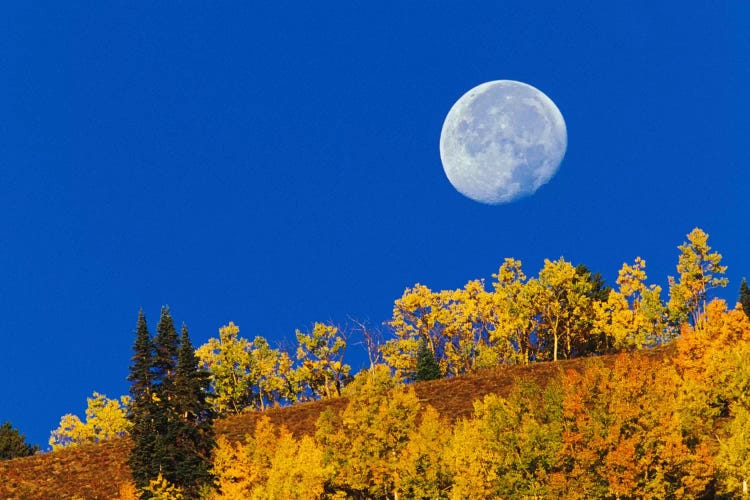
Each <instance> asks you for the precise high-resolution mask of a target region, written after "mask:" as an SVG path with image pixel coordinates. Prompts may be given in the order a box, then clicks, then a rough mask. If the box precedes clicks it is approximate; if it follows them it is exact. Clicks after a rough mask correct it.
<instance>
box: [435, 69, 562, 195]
mask: <svg viewBox="0 0 750 500" xmlns="http://www.w3.org/2000/svg"><path fill="white" fill-rule="evenodd" d="M567 145H568V134H567V130H566V128H565V120H564V119H563V116H562V114H561V113H560V110H559V109H557V106H555V103H554V102H552V100H551V99H550V98H549V97H547V96H546V95H544V94H543V93H542V92H541V91H539V90H537V89H536V88H534V87H532V86H531V85H527V84H525V83H521V82H516V81H513V80H496V81H493V82H487V83H483V84H481V85H479V86H477V87H474V88H473V89H471V90H470V91H468V92H467V93H466V94H464V95H463V96H462V97H461V98H460V99H459V100H458V101H456V103H455V104H454V105H453V107H452V108H451V110H450V111H449V112H448V116H446V117H445V122H444V123H443V130H442V132H441V134H440V159H441V160H442V162H443V169H444V170H445V175H447V176H448V180H449V181H450V182H451V184H453V187H455V188H456V190H457V191H458V192H460V193H461V194H463V195H464V196H466V197H468V198H471V199H472V200H475V201H478V202H481V203H488V204H498V203H508V202H511V201H514V200H517V199H518V198H522V197H524V196H528V195H531V194H533V193H534V192H536V190H537V189H539V188H540V187H541V186H543V185H544V184H546V183H547V182H548V181H549V180H550V179H551V178H552V177H553V176H554V175H555V173H556V172H557V169H558V167H559V166H560V162H561V161H562V159H563V156H565V149H566V148H567Z"/></svg>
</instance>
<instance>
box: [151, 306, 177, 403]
mask: <svg viewBox="0 0 750 500" xmlns="http://www.w3.org/2000/svg"><path fill="white" fill-rule="evenodd" d="M178 351H179V337H178V336H177V330H176V329H175V327H174V321H172V316H171V314H170V312H169V306H164V307H162V308H161V317H160V318H159V324H157V325H156V335H155V336H154V359H153V365H152V366H153V372H154V382H155V385H156V387H155V389H156V395H157V397H158V399H160V400H162V401H168V400H171V399H173V397H174V375H175V370H176V369H177V356H178Z"/></svg>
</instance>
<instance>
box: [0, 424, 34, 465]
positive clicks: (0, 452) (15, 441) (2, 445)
mask: <svg viewBox="0 0 750 500" xmlns="http://www.w3.org/2000/svg"><path fill="white" fill-rule="evenodd" d="M37 451H39V446H37V445H30V444H28V443H27V442H26V437H25V436H24V435H23V434H21V433H20V432H18V429H14V428H13V426H12V425H11V423H10V422H5V423H4V424H3V425H0V460H6V459H10V458H17V457H28V456H29V455H33V454H34V453H36V452H37Z"/></svg>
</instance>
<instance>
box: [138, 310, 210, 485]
mask: <svg viewBox="0 0 750 500" xmlns="http://www.w3.org/2000/svg"><path fill="white" fill-rule="evenodd" d="M133 350H134V356H133V364H132V365H131V367H130V375H129V376H128V380H130V381H131V383H132V386H131V389H130V393H131V395H132V398H133V402H132V406H131V409H130V413H129V415H128V418H129V419H130V420H131V422H132V423H133V430H132V432H131V436H132V438H133V448H132V450H131V454H130V458H129V460H128V464H129V465H130V468H131V470H132V473H133V479H134V482H135V484H136V486H138V487H139V488H140V489H141V491H142V492H143V495H144V496H143V498H150V496H149V495H150V494H149V492H148V491H147V490H144V488H145V487H147V486H148V485H149V483H150V482H151V481H152V480H154V479H157V478H158V477H159V476H160V475H161V477H163V478H164V479H166V480H167V481H169V482H170V483H171V484H174V485H175V486H178V487H180V488H181V489H182V490H183V491H184V492H185V493H186V494H187V496H188V498H194V497H195V498H197V497H198V489H199V488H200V486H201V485H203V484H206V483H209V482H210V480H211V475H210V468H211V454H212V451H213V447H214V438H213V417H214V415H213V413H212V411H211V407H210V405H209V403H208V402H207V401H206V398H207V390H208V386H209V376H208V373H207V372H206V371H205V370H202V369H200V368H199V366H198V360H197V358H196V357H195V351H194V349H193V346H192V344H191V342H190V338H189V335H188V330H187V328H186V327H184V326H183V329H182V339H181V341H180V338H179V337H178V336H177V331H176V330H175V328H174V322H173V321H172V317H171V315H170V312H169V308H168V307H166V306H165V307H163V308H162V310H161V318H160V319H159V324H158V326H157V333H156V335H155V336H154V338H153V339H151V338H150V336H149V333H148V328H147V326H146V319H145V317H144V315H143V312H142V311H141V312H140V313H139V316H138V326H137V329H136V340H135V344H134V346H133Z"/></svg>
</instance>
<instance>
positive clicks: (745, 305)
mask: <svg viewBox="0 0 750 500" xmlns="http://www.w3.org/2000/svg"><path fill="white" fill-rule="evenodd" d="M737 301H738V302H739V303H740V304H742V309H744V311H745V314H747V317H748V318H750V287H748V286H747V280H746V279H745V278H742V283H741V284H740V297H739V299H738V300H737Z"/></svg>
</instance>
